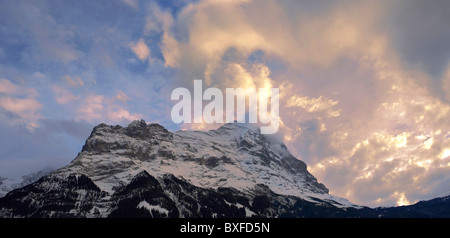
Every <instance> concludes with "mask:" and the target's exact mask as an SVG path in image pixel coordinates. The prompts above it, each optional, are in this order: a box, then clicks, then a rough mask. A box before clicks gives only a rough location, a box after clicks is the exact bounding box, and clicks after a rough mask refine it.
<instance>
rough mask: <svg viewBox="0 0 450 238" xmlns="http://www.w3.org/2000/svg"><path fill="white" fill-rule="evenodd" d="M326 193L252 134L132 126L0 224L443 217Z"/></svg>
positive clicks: (4, 201)
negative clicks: (15, 220)
mask: <svg viewBox="0 0 450 238" xmlns="http://www.w3.org/2000/svg"><path fill="white" fill-rule="evenodd" d="M328 192H329V191H328V189H327V188H326V187H325V185H323V184H321V183H319V182H318V181H317V179H316V178H315V177H314V176H313V175H312V174H310V173H309V172H308V170H307V166H306V164H305V163H304V162H302V161H301V160H298V159H297V158H295V157H294V156H293V155H292V154H291V153H290V152H289V151H288V150H287V148H286V146H285V145H284V144H283V142H282V141H280V140H277V139H276V138H274V137H270V136H265V135H261V133H259V131H258V129H255V128H253V127H251V126H248V125H242V124H237V123H235V124H225V125H223V126H221V127H220V128H218V129H216V130H210V131H177V132H170V131H168V130H167V129H166V128H164V127H163V126H161V125H159V124H156V123H151V124H147V123H146V122H145V121H143V120H140V121H133V122H132V123H130V124H129V125H128V126H127V127H122V126H110V125H106V124H99V125H97V126H95V127H94V129H93V130H92V133H91V134H90V136H89V137H88V138H87V140H86V142H85V144H84V146H83V148H82V150H81V152H80V153H79V154H78V155H77V156H76V158H75V159H74V160H73V161H72V162H71V163H70V164H68V165H67V166H65V167H63V168H60V169H58V170H55V171H53V172H52V173H50V174H49V175H47V176H44V177H42V178H40V179H39V180H38V181H37V182H34V183H31V184H29V185H26V186H24V187H22V188H19V189H16V190H14V191H12V192H10V193H8V194H7V195H6V196H5V197H4V198H1V199H0V217H395V216H413V217H421V216H423V217H427V216H433V215H436V216H444V217H445V216H450V215H449V214H450V212H447V211H444V212H441V213H439V212H436V211H434V210H436V208H435V207H436V206H438V205H436V204H447V203H449V201H450V199H442V200H439V199H438V200H434V201H433V204H430V203H427V202H424V203H421V204H419V205H420V206H417V207H414V206H410V207H398V208H375V209H372V208H367V207H362V206H357V205H354V204H352V203H350V202H349V201H347V200H346V199H343V198H339V197H336V196H333V195H330V194H329V193H328ZM447 206H448V205H447ZM433 209H434V210H433Z"/></svg>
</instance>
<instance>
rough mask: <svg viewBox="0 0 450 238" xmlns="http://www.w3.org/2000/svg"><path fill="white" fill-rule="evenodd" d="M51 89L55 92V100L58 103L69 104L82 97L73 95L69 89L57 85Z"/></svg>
mask: <svg viewBox="0 0 450 238" xmlns="http://www.w3.org/2000/svg"><path fill="white" fill-rule="evenodd" d="M51 89H52V91H53V93H54V94H55V100H56V102H57V103H58V104H67V103H70V102H73V101H76V100H78V99H79V98H80V97H77V96H75V95H73V94H72V93H71V92H70V91H69V90H67V89H65V88H62V87H59V86H56V85H54V86H52V88H51Z"/></svg>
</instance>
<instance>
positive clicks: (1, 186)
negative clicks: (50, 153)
mask: <svg viewBox="0 0 450 238" xmlns="http://www.w3.org/2000/svg"><path fill="white" fill-rule="evenodd" d="M52 171H53V169H51V168H45V169H42V170H39V171H38V172H35V173H30V174H27V175H24V176H22V179H21V180H18V179H11V178H3V177H0V198H1V197H4V196H5V195H6V194H7V193H8V192H9V191H11V190H14V189H16V188H21V187H23V186H26V185H28V184H30V183H34V182H36V181H37V180H38V179H40V178H41V177H43V176H45V175H48V174H50V172H52Z"/></svg>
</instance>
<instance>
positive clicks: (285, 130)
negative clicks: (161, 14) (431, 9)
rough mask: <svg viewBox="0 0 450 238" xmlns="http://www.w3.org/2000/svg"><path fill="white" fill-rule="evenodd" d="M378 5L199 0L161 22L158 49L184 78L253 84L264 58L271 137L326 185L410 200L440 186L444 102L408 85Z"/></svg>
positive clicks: (421, 75)
mask: <svg viewBox="0 0 450 238" xmlns="http://www.w3.org/2000/svg"><path fill="white" fill-rule="evenodd" d="M394 5H396V4H394ZM390 7H392V4H391V3H388V2H373V1H360V2H357V3H355V2H352V3H349V2H345V1H337V2H335V4H331V3H327V4H322V3H308V4H307V3H299V2H295V1H285V2H283V3H279V2H276V1H227V2H222V1H220V2H219V1H200V2H198V3H195V4H190V5H189V6H187V7H186V8H184V9H183V10H182V11H181V12H180V13H179V14H178V15H177V17H176V18H175V19H173V21H172V24H170V25H169V27H166V28H165V31H164V34H165V35H166V37H165V38H164V37H163V39H162V42H163V44H162V45H161V47H162V50H161V52H162V54H163V57H164V59H165V61H166V66H170V67H177V68H178V69H179V70H180V71H181V73H182V75H183V76H184V78H186V82H185V84H187V83H192V81H191V80H193V79H195V78H204V79H205V82H206V84H207V85H211V86H214V85H219V86H221V87H245V86H246V85H247V87H250V86H253V87H255V86H256V85H257V84H260V83H259V82H260V81H259V80H256V78H257V77H255V74H252V72H251V71H252V68H254V66H257V65H264V66H265V67H266V69H267V72H271V77H270V79H269V78H268V76H265V77H262V78H266V79H267V80H266V82H268V85H270V86H272V87H279V88H280V93H281V95H280V100H281V103H280V105H282V107H281V109H280V113H281V124H280V125H281V128H280V134H281V136H282V137H283V138H284V141H285V143H286V144H287V145H288V147H289V148H290V149H291V150H292V151H293V153H295V154H296V155H297V156H298V157H299V158H300V159H302V160H304V161H305V162H306V163H307V164H308V165H309V167H310V169H311V170H312V172H313V174H314V175H316V176H317V177H318V178H319V180H321V181H322V182H324V183H325V184H326V185H327V186H328V187H330V189H331V192H332V193H334V194H337V195H340V196H343V197H346V198H348V199H350V200H351V201H353V202H356V203H359V204H364V205H370V206H380V205H396V204H406V203H413V202H416V201H418V200H420V199H427V198H432V197H433V196H438V195H440V194H438V193H439V192H441V193H444V192H446V191H448V190H450V188H449V187H448V186H447V185H445V184H448V181H449V180H448V176H446V175H445V173H446V171H447V170H448V166H449V165H448V162H447V161H446V160H447V159H446V158H447V157H445V158H444V159H442V157H443V155H444V154H445V155H446V153H447V152H445V151H447V150H446V149H447V148H448V147H450V141H449V138H448V137H447V136H446V135H447V133H448V131H449V129H450V128H449V127H448V125H447V124H448V123H446V122H445V119H444V118H446V117H448V113H449V111H448V110H449V109H448V107H449V105H448V104H447V103H445V102H443V101H441V100H440V99H439V97H436V95H434V94H433V91H430V90H427V89H426V88H423V87H421V86H420V85H421V84H423V83H425V84H426V83H427V82H430V80H432V78H430V75H428V74H427V73H426V72H423V71H421V69H420V68H419V69H414V68H410V67H408V65H407V64H405V63H404V62H403V61H402V60H403V58H402V55H401V52H400V51H399V50H398V48H396V47H397V45H396V44H394V42H395V40H396V38H395V37H396V36H395V35H394V34H393V33H392V31H391V28H387V27H386V26H387V25H389V24H390V22H389V21H390V20H392V19H390V15H389V14H390V13H393V12H394V13H395V12H396V11H397V10H399V9H398V8H395V9H394V10H393V9H390ZM269 9H270V10H269ZM305 9H308V11H306V10H305ZM403 13H405V12H403ZM261 16H264V17H261ZM186 22H187V23H186ZM438 22H442V21H438ZM178 29H183V30H182V31H180V30H178ZM257 52H262V53H261V54H257ZM261 62H264V63H263V64H261ZM275 62H276V63H275ZM280 64H281V65H282V66H281V69H280ZM444 77H446V76H444ZM262 81H264V80H262ZM442 82H443V85H444V87H443V88H446V87H447V84H446V83H445V82H446V81H445V80H442ZM180 83H182V82H180ZM199 126H200V128H201V129H203V128H204V127H205V126H204V125H199ZM437 174H439V175H440V176H437ZM426 184H428V187H426V186H425V185H426ZM443 191H444V192H443Z"/></svg>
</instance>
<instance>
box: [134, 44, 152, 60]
mask: <svg viewBox="0 0 450 238" xmlns="http://www.w3.org/2000/svg"><path fill="white" fill-rule="evenodd" d="M130 48H131V50H133V52H134V54H135V55H136V57H138V59H140V60H141V61H142V62H144V61H145V60H146V59H148V58H149V57H150V48H148V46H147V45H146V44H145V41H144V39H140V40H139V41H138V42H136V43H132V44H130Z"/></svg>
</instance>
